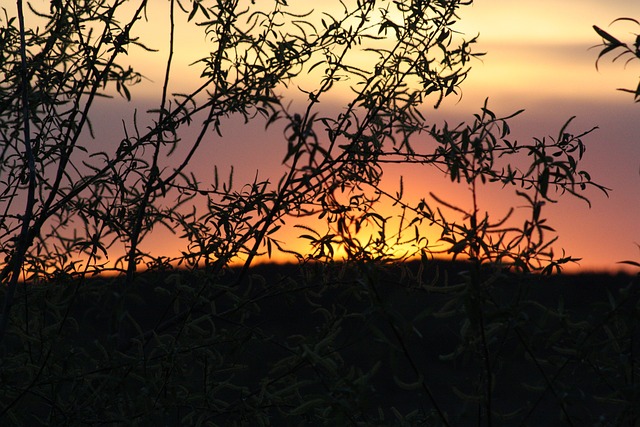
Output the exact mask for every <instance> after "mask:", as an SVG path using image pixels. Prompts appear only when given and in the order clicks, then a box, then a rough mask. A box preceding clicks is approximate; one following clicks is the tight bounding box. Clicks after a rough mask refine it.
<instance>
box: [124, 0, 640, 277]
mask: <svg viewBox="0 0 640 427" xmlns="http://www.w3.org/2000/svg"><path fill="white" fill-rule="evenodd" d="M290 2H291V3H294V0H290ZM301 4H305V5H306V4H308V3H306V2H303V3H301ZM322 4H323V2H322V1H316V2H314V7H315V8H316V9H320V10H321V8H322ZM153 14H154V12H153V10H151V11H150V19H151V21H152V22H154V21H153V20H154V19H158V18H161V17H160V16H154V15H153ZM621 16H629V17H635V18H638V19H640V2H638V1H636V0H633V1H631V0H617V1H607V2H601V1H594V0H588V1H584V0H583V1H573V0H572V1H562V2H558V1H551V0H539V1H509V0H479V1H477V2H476V3H475V4H473V5H472V6H468V7H465V8H463V9H462V10H461V20H460V22H459V23H458V24H457V25H456V27H455V28H457V29H458V30H459V31H461V32H463V33H464V34H465V36H466V37H467V38H470V37H472V36H474V35H476V34H478V33H479V34H480V41H479V43H478V45H477V47H476V51H486V52H487V55H486V56H484V57H483V58H482V60H481V61H475V62H474V63H473V64H472V71H471V73H470V76H469V78H468V79H467V80H466V81H465V82H464V83H463V84H462V93H463V96H462V98H461V99H459V98H456V97H455V96H454V97H452V98H450V99H448V100H447V101H446V102H445V103H444V104H443V106H442V107H441V108H440V109H439V110H437V111H432V109H431V107H430V105H425V112H426V116H427V119H428V120H433V121H435V122H439V121H442V120H447V121H449V122H451V123H457V122H459V121H462V120H467V119H469V118H470V117H471V114H473V113H475V112H477V111H479V108H480V107H481V106H482V104H483V101H484V99H485V98H489V106H490V107H491V108H492V109H493V110H494V111H495V112H496V113H498V114H499V115H507V114H509V113H511V112H513V111H515V110H517V109H521V108H524V109H526V112H525V113H524V114H523V115H521V116H519V117H517V118H515V119H514V120H513V121H512V122H511V128H512V131H513V134H514V135H515V137H517V139H519V140H522V141H523V142H526V141H527V140H529V139H531V138H532V137H544V136H547V135H555V134H557V132H558V130H559V129H560V127H561V126H562V125H563V124H564V122H566V120H567V119H569V117H571V116H577V117H576V119H575V121H574V122H573V124H572V130H573V132H574V133H580V131H583V130H586V129H589V128H591V127H593V126H599V130H598V131H596V132H595V133H593V134H591V135H589V136H587V137H586V138H585V143H586V144H587V153H586V157H585V160H584V167H585V169H586V170H588V171H589V172H591V173H592V176H593V178H594V180H595V181H596V182H598V183H601V184H603V185H605V186H607V187H609V188H611V189H612V192H611V195H610V198H608V199H607V198H606V197H604V196H603V195H602V194H601V193H598V192H595V191H593V192H591V193H589V194H588V195H589V197H590V198H591V200H592V204H593V206H592V207H591V208H588V206H587V205H586V204H585V203H584V202H582V201H579V200H575V199H572V198H570V197H565V198H563V199H561V201H560V203H559V204H557V205H552V206H548V209H547V213H546V215H547V216H548V217H549V221H550V225H552V226H553V227H554V228H556V230H557V231H558V234H559V236H560V240H559V242H558V243H559V247H562V248H564V249H566V251H567V253H568V254H570V255H572V256H575V257H579V258H582V259H583V261H582V262H581V263H580V267H581V268H584V269H589V270H604V269H606V270H615V269H618V268H619V267H618V265H617V264H616V262H618V261H621V260H625V259H631V260H636V261H640V250H638V248H637V247H636V246H635V243H640V191H639V190H638V188H640V137H639V136H640V110H639V108H640V106H639V105H637V104H634V103H633V99H632V96H631V95H628V94H624V93H622V92H618V91H616V88H618V87H630V88H635V86H636V85H637V82H638V80H637V79H638V76H639V75H640V65H639V64H630V65H629V66H628V67H627V68H626V69H624V68H623V67H622V64H619V63H616V64H611V63H610V58H607V57H605V58H604V59H603V60H602V61H601V63H600V71H597V70H596V68H595V66H594V63H595V59H596V57H597V53H598V49H597V48H596V49H591V50H589V47H591V46H594V45H597V44H598V43H600V39H599V37H598V36H597V34H595V32H594V31H593V29H592V25H594V24H595V25H598V26H600V27H603V28H609V27H608V25H609V23H610V22H611V21H613V20H614V19H615V18H618V17H621ZM161 19H163V18H161ZM151 28H152V29H153V31H154V32H158V31H163V30H164V31H166V29H167V28H168V27H167V25H166V22H165V23H164V24H163V23H162V21H159V22H156V23H155V24H154V25H153V26H152V27H151ZM609 29H610V30H611V31H612V33H615V34H616V35H619V36H620V37H621V38H623V39H625V40H632V38H631V32H633V31H635V32H640V28H634V27H633V26H632V25H629V24H618V25H614V26H613V27H610V28H609ZM181 31H183V30H182V28H181V27H180V26H179V27H178V33H179V34H180V32H181ZM156 35H157V36H158V37H157V40H162V36H161V34H160V33H156ZM183 35H184V34H183ZM158 45H161V42H160V41H157V42H156V43H155V46H154V47H158ZM201 46H202V45H201V44H199V43H197V42H195V41H194V40H193V39H190V38H189V37H186V38H185V39H183V40H182V41H181V42H180V43H179V44H178V48H177V49H176V66H175V67H174V69H175V70H178V69H179V66H178V65H177V64H180V63H182V64H188V63H190V62H192V61H193V60H195V59H197V58H199V57H200V56H202V52H198V51H192V50H191V49H194V50H197V49H201ZM164 58H165V56H163V55H156V56H155V59H150V60H148V61H147V63H146V65H147V67H146V69H144V70H142V71H143V73H144V74H145V75H147V76H148V77H149V78H150V79H151V80H152V81H153V83H152V82H147V83H144V84H143V85H142V86H141V87H140V88H139V89H134V91H133V94H134V100H135V96H136V92H135V90H138V91H139V92H138V93H140V94H142V95H143V97H152V94H153V92H152V91H153V90H156V91H157V88H158V82H161V81H162V73H163V71H164V69H163V61H164ZM189 73H190V74H178V72H177V71H176V74H175V77H176V79H177V80H176V82H175V87H172V89H173V90H174V91H182V90H186V89H188V88H193V87H194V83H193V77H194V75H195V76H196V77H197V72H196V70H194V69H191V71H190V72H189ZM194 73H195V74H194ZM153 88H155V89H153ZM118 112H119V111H118ZM113 113H114V114H115V112H113ZM261 129H262V127H261V126H258V127H256V128H255V129H253V128H250V127H247V128H245V129H238V128H229V129H227V130H225V131H224V132H225V133H224V145H225V147H227V148H225V149H224V150H223V149H222V148H220V149H219V151H218V152H217V154H218V155H219V156H220V157H218V158H224V160H222V161H221V162H222V163H225V164H227V163H228V164H232V163H235V165H236V170H237V168H240V167H242V164H247V165H251V166H248V169H247V170H246V171H245V174H246V176H249V177H250V176H252V175H253V173H254V172H255V168H254V165H253V164H252V163H251V162H252V161H254V162H263V163H268V162H269V161H272V163H273V164H274V165H275V166H273V167H276V166H277V164H278V161H279V153H275V154H274V152H273V151H274V150H272V149H270V148H269V147H268V141H265V138H264V135H262V134H261V133H260V132H261ZM276 143H280V144H281V141H274V144H276ZM252 144H253V145H252ZM225 150H226V151H225ZM247 153H249V157H250V158H249V159H248V160H246V159H244V160H243V157H242V156H247ZM238 159H240V162H239V163H238V162H237V161H236V162H234V160H238ZM199 164H200V166H199V167H202V168H206V167H208V166H210V165H211V160H210V159H208V160H207V159H206V158H201V159H200V163H198V161H196V163H195V166H198V165H199ZM266 170H267V172H265V173H268V171H269V166H267V167H266ZM389 175H390V180H391V181H395V182H397V181H396V179H397V171H390V172H389ZM404 179H405V185H406V186H407V187H410V186H411V185H412V183H411V181H412V180H413V187H412V188H413V190H412V191H415V192H420V191H423V190H424V188H421V184H420V183H421V182H423V181H422V180H423V179H426V178H425V177H420V176H405V178H404ZM274 180H277V178H274ZM445 191H451V190H450V189H448V188H447V189H445ZM461 191H462V192H464V191H466V190H465V189H464V188H462V189H461ZM436 192H437V191H436ZM460 197H465V196H460ZM484 197H485V198H484V199H483V203H484V206H485V207H486V209H488V210H489V211H494V210H495V211H497V214H498V215H499V214H500V213H504V212H506V210H508V208H509V207H510V205H511V204H512V203H513V199H512V198H510V199H504V198H502V197H501V192H500V191H499V188H498V189H496V190H495V191H487V193H486V194H485V195H484ZM297 234H300V233H299V232H298V231H296V232H293V233H291V234H290V237H294V236H295V235H297ZM163 241H165V240H164V237H161V236H158V237H152V238H151V239H150V240H149V243H148V244H149V245H151V246H154V247H161V246H162V242H163Z"/></svg>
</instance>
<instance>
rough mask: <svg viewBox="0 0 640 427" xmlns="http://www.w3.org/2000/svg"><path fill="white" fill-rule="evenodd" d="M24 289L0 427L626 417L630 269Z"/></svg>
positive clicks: (571, 421)
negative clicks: (624, 271)
mask: <svg viewBox="0 0 640 427" xmlns="http://www.w3.org/2000/svg"><path fill="white" fill-rule="evenodd" d="M238 279H239V271H237V270H226V271H224V274H222V273H216V274H211V273H207V272H205V271H195V272H177V271H164V272H153V273H146V274H143V275H141V276H140V279H139V281H138V283H137V284H136V286H134V287H133V288H128V289H125V288H123V287H122V285H121V284H119V282H118V281H117V280H116V281H114V280H112V281H107V280H102V281H101V280H98V279H94V280H92V281H87V282H85V283H82V284H78V283H75V284H74V283H65V284H64V285H61V284H58V285H46V286H45V285H42V286H31V287H27V288H24V287H23V288H22V289H21V290H20V295H19V297H18V298H17V305H16V306H15V307H14V310H13V317H12V321H11V325H10V330H9V334H8V336H7V337H6V339H5V341H4V342H3V344H2V348H1V349H0V351H1V353H0V355H1V357H2V366H1V368H0V369H1V372H0V375H1V377H0V378H1V384H2V385H1V386H0V404H1V407H0V411H1V412H2V416H1V417H0V422H2V425H13V424H16V425H38V424H51V425H129V424H137V425H154V426H155V425H197V424H198V423H201V425H223V426H224V425H251V426H252V425H276V426H279V425H429V426H430V425H447V424H448V425H452V426H459V425H490V424H489V422H491V423H493V425H500V426H503V425H508V426H511V425H523V426H555V425H558V426H564V425H576V426H578V425H579V426H584V425H594V426H595V425H598V426H609V425H611V426H614V425H615V426H617V425H626V426H633V425H638V423H640V409H637V408H640V385H638V379H639V378H640V377H639V374H640V368H639V367H638V365H639V363H638V362H640V360H638V350H639V344H640V330H639V328H638V326H639V325H638V307H639V306H638V303H639V301H638V298H639V292H638V285H639V283H638V277H637V276H636V277H633V276H627V275H606V274H589V275H558V276H552V277H540V276H525V275H511V274H506V273H499V272H495V271H491V270H486V271H485V270H482V271H475V270H474V269H473V268H472V266H470V265H466V264H462V263H457V264H451V263H435V262H429V263H425V264H424V265H423V266H422V267H421V266H420V264H419V263H415V264H406V265H401V266H398V265H395V266H379V265H377V266H374V265H371V264H359V265H353V266H350V267H346V266H344V265H340V264H335V265H331V266H319V265H318V266H313V265H308V266H306V267H299V266H293V265H286V266H276V265H262V266H257V267H255V268H254V269H253V270H252V271H251V273H250V274H249V275H248V276H247V277H246V278H245V279H243V280H238Z"/></svg>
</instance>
